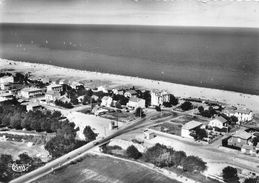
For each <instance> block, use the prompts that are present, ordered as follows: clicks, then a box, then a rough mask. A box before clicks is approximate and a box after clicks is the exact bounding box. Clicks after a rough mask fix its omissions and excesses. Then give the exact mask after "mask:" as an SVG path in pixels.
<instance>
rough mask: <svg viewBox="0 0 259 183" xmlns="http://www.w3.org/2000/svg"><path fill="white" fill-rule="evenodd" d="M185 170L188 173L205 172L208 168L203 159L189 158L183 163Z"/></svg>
mask: <svg viewBox="0 0 259 183" xmlns="http://www.w3.org/2000/svg"><path fill="white" fill-rule="evenodd" d="M183 169H184V170H185V171H188V172H203V171H205V170H206V169H207V166H206V162H204V161H203V160H202V159H201V158H199V157H197V156H188V157H187V158H186V159H185V160H184V162H183Z"/></svg>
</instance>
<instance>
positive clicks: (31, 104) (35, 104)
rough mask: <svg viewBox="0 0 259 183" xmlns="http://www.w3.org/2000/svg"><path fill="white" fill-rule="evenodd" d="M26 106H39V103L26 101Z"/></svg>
mask: <svg viewBox="0 0 259 183" xmlns="http://www.w3.org/2000/svg"><path fill="white" fill-rule="evenodd" d="M27 106H31V107H38V106H41V105H40V104H38V103H28V104H27Z"/></svg>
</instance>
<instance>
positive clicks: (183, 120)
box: [171, 115, 206, 125]
mask: <svg viewBox="0 0 259 183" xmlns="http://www.w3.org/2000/svg"><path fill="white" fill-rule="evenodd" d="M191 120H195V121H200V122H206V120H203V119H200V118H197V117H195V116H192V115H184V116H181V117H179V118H177V119H172V120H171V122H173V123H179V124H182V125H184V124H185V123H187V122H189V121H191Z"/></svg>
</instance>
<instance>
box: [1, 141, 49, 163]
mask: <svg viewBox="0 0 259 183" xmlns="http://www.w3.org/2000/svg"><path fill="white" fill-rule="evenodd" d="M0 152H1V154H10V155H12V156H13V158H14V159H16V158H18V156H19V154H22V153H27V154H28V155H29V156H32V157H39V158H41V160H42V161H48V159H49V158H48V155H49V153H48V151H47V150H45V149H44V148H42V146H39V145H33V146H28V144H27V143H23V142H13V141H0Z"/></svg>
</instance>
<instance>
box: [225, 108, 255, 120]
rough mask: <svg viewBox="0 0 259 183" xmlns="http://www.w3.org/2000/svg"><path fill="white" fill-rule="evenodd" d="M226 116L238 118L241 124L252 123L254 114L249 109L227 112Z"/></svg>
mask: <svg viewBox="0 0 259 183" xmlns="http://www.w3.org/2000/svg"><path fill="white" fill-rule="evenodd" d="M224 114H225V115H227V116H229V117H230V116H236V117H237V118H238V121H239V122H246V121H251V120H252V119H253V112H252V111H251V110H249V109H237V110H225V111H224Z"/></svg>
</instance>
